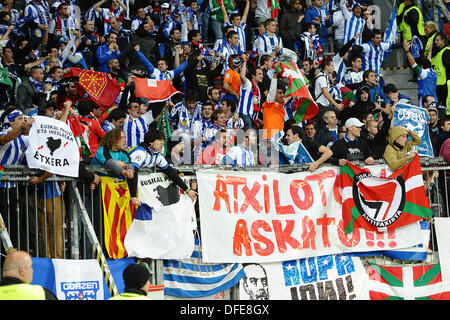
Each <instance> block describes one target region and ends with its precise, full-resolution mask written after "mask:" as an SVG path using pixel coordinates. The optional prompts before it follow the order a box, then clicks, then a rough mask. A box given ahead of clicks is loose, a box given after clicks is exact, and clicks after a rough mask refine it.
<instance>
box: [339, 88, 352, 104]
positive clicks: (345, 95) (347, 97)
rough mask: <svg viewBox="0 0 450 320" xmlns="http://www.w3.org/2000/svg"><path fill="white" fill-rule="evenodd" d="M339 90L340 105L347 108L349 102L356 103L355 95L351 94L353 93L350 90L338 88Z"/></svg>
mask: <svg viewBox="0 0 450 320" xmlns="http://www.w3.org/2000/svg"><path fill="white" fill-rule="evenodd" d="M339 89H340V90H341V94H342V104H343V105H344V106H345V107H348V106H349V105H350V102H351V101H353V102H355V101H356V97H355V94H354V93H353V91H352V90H351V89H350V88H347V87H340V88H339Z"/></svg>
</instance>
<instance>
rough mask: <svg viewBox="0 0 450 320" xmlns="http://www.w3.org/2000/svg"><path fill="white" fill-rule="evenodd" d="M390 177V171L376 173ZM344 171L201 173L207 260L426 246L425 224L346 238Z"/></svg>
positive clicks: (261, 259) (257, 259)
mask: <svg viewBox="0 0 450 320" xmlns="http://www.w3.org/2000/svg"><path fill="white" fill-rule="evenodd" d="M370 169H371V170H372V173H373V174H374V175H378V176H387V175H388V174H389V172H387V170H386V167H385V166H373V167H370ZM338 174H339V171H338V168H331V167H329V168H327V167H324V168H322V169H320V170H317V171H316V172H314V173H309V172H299V173H292V174H283V173H278V172H244V171H240V172H238V171H223V170H222V171H218V170H200V171H198V172H197V181H198V187H199V208H200V223H201V224H200V229H201V236H202V243H203V260H204V261H205V262H214V263H220V262H228V263H232V262H240V263H244V262H277V261H286V260H292V259H300V258H307V257H314V256H322V255H328V254H337V253H345V252H368V251H379V250H387V249H400V248H407V247H411V246H414V245H417V244H419V243H421V241H422V234H421V230H420V226H419V224H418V223H413V224H410V225H407V226H404V227H401V228H398V229H395V230H394V231H387V232H384V233H375V232H367V231H366V230H363V229H356V230H355V231H354V232H353V233H350V234H347V235H346V234H345V233H344V229H343V221H342V205H341V203H340V202H339V201H340V190H339V188H338V187H337V186H335V183H334V182H335V180H336V177H337V175H338Z"/></svg>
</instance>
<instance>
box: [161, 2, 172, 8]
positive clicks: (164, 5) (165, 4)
mask: <svg viewBox="0 0 450 320" xmlns="http://www.w3.org/2000/svg"><path fill="white" fill-rule="evenodd" d="M169 8H170V5H169V4H168V3H167V2H165V3H163V4H162V5H161V9H169Z"/></svg>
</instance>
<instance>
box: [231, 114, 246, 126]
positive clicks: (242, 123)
mask: <svg viewBox="0 0 450 320" xmlns="http://www.w3.org/2000/svg"><path fill="white" fill-rule="evenodd" d="M227 128H228V129H242V128H244V120H242V118H241V117H238V119H237V121H236V122H235V123H233V115H231V117H229V118H228V120H227Z"/></svg>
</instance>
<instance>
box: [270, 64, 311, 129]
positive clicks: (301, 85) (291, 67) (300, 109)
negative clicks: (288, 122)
mask: <svg viewBox="0 0 450 320" xmlns="http://www.w3.org/2000/svg"><path fill="white" fill-rule="evenodd" d="M275 71H276V72H277V73H279V74H280V76H282V77H285V78H288V79H289V87H288V89H287V90H286V92H285V95H284V96H285V97H294V104H293V108H292V111H295V113H294V119H295V120H296V121H297V123H299V122H302V121H305V120H308V119H311V118H313V117H315V116H316V115H317V114H318V113H319V106H318V105H317V104H316V102H315V101H314V99H313V97H312V96H311V93H310V92H309V89H308V83H309V81H308V79H307V78H306V76H305V75H304V74H303V72H302V71H301V70H300V69H299V68H298V66H297V64H296V63H293V62H281V63H280V64H279V65H277V66H276V67H275Z"/></svg>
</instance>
